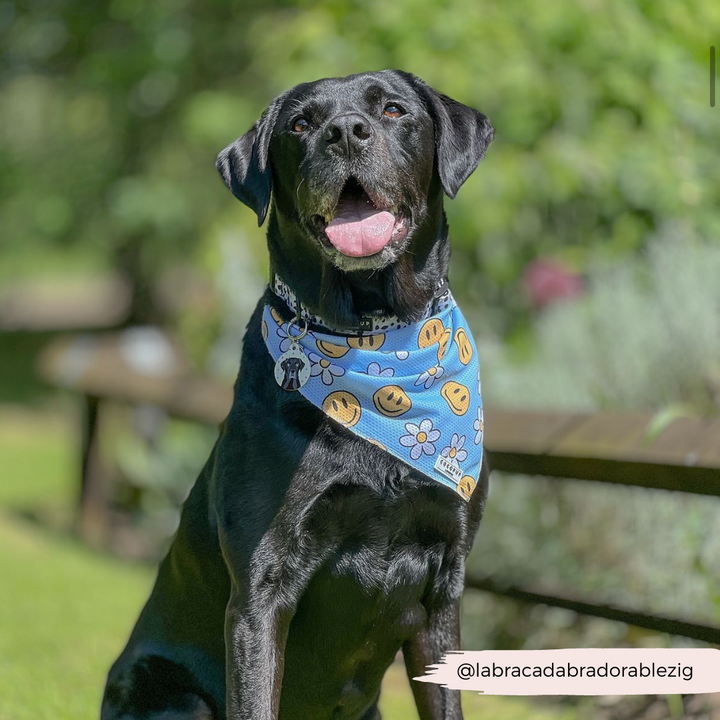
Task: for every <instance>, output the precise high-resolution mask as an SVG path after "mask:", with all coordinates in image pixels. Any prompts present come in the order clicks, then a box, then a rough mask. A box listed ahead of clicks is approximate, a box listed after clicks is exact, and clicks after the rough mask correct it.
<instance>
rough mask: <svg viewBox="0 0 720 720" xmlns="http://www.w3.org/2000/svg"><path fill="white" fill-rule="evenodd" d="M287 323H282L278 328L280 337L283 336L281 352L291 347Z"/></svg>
mask: <svg viewBox="0 0 720 720" xmlns="http://www.w3.org/2000/svg"><path fill="white" fill-rule="evenodd" d="M286 328H287V325H281V326H280V327H279V328H278V329H277V334H278V337H281V338H282V340H281V341H280V352H287V351H288V350H289V349H290V343H291V340H290V337H289V336H288V334H287V330H286Z"/></svg>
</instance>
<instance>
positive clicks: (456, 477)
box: [435, 455, 463, 483]
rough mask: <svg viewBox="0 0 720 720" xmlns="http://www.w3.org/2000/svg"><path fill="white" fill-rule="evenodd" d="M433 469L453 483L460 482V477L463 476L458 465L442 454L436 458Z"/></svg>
mask: <svg viewBox="0 0 720 720" xmlns="http://www.w3.org/2000/svg"><path fill="white" fill-rule="evenodd" d="M435 469H436V470H437V471H438V472H439V473H441V474H442V475H444V476H445V477H446V478H448V479H449V480H452V481H453V482H454V483H458V482H460V478H461V477H462V476H463V473H462V470H461V469H460V468H459V466H457V465H456V464H455V463H454V462H452V460H448V459H447V458H446V457H443V456H442V455H438V459H437V460H436V461H435Z"/></svg>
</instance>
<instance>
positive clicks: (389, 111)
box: [383, 103, 405, 118]
mask: <svg viewBox="0 0 720 720" xmlns="http://www.w3.org/2000/svg"><path fill="white" fill-rule="evenodd" d="M404 114H405V111H404V110H403V109H402V108H401V107H400V106H399V105H393V104H392V103H390V104H389V105H386V106H385V109H384V110H383V115H384V116H385V117H389V118H399V117H400V116H402V115H404Z"/></svg>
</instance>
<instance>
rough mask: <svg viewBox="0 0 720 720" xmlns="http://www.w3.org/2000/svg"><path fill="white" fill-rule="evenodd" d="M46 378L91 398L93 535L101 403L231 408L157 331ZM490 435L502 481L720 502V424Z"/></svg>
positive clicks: (519, 590) (514, 414)
mask: <svg viewBox="0 0 720 720" xmlns="http://www.w3.org/2000/svg"><path fill="white" fill-rule="evenodd" d="M143 333H144V335H143ZM143 342H144V343H145V351H144V352H143V350H142V347H143ZM153 347H154V348H155V349H154V350H152V348H153ZM40 371H41V374H42V376H43V378H44V379H45V380H46V381H48V382H51V383H53V384H55V385H57V386H60V387H64V388H67V389H70V390H73V391H75V392H78V393H79V394H80V395H81V396H82V397H83V398H84V406H85V413H84V431H83V438H84V440H83V448H82V474H81V483H80V486H81V491H80V517H81V519H83V520H82V524H84V525H85V526H86V527H89V528H92V527H93V526H97V524H98V523H102V521H103V511H102V506H103V503H104V502H105V489H104V487H103V483H102V479H101V475H102V473H101V472H100V471H99V468H100V458H99V453H98V444H97V439H98V435H99V429H100V424H101V417H100V416H101V404H102V402H104V401H113V402H122V403H130V404H135V403H151V404H154V405H157V406H159V407H160V408H162V409H164V410H165V411H166V412H167V413H169V414H170V415H172V416H175V417H180V418H186V419H190V420H196V421H198V422H202V423H209V424H212V425H217V424H219V423H220V422H222V420H224V418H225V417H226V415H227V413H228V411H229V409H230V405H231V403H232V389H231V388H230V387H229V386H227V385H223V384H221V383H218V382H217V381H215V380H212V379H210V378H207V377H201V376H198V375H197V374H194V373H192V372H191V371H190V370H189V368H188V366H187V363H185V362H184V360H183V357H182V353H181V352H180V350H179V349H178V348H177V347H176V346H174V345H173V343H172V342H171V341H170V340H169V339H168V338H166V337H165V336H163V335H162V334H161V333H160V332H159V331H157V330H152V329H145V330H139V329H137V328H135V329H132V328H131V329H129V330H127V331H124V332H123V333H114V334H103V335H94V336H92V337H90V336H78V337H75V338H64V339H57V340H55V341H53V342H52V343H51V344H50V345H49V346H48V348H47V349H46V351H45V352H44V353H43V355H42V358H41V363H40ZM485 426H486V428H487V430H486V436H485V446H486V449H487V453H488V456H489V460H490V465H491V467H492V468H493V469H494V470H497V471H502V472H507V473H516V474H523V475H529V476H542V477H554V478H566V479H574V480H583V481H597V482H606V483H617V484H621V485H629V486H635V487H643V488H650V489H656V490H669V491H675V492H685V493H694V494H700V495H709V496H716V497H717V496H720V420H718V419H712V420H709V419H699V418H689V417H676V418H672V417H667V418H666V420H664V421H663V419H662V417H660V418H659V417H657V416H654V415H652V414H648V413H645V414H643V413H633V414H613V413H597V414H588V413H557V412H528V411H518V410H507V409H501V408H487V409H486V413H485ZM467 587H468V588H470V589H475V590H482V591H488V592H492V593H495V594H499V595H504V596H507V597H511V598H514V599H517V600H520V601H523V602H528V603H533V604H545V605H552V606H555V607H562V608H567V609H570V610H574V611H576V612H579V613H582V614H586V615H593V616H596V617H602V618H607V619H611V620H617V621H621V622H626V623H629V624H632V625H636V626H639V627H644V628H648V629H650V630H655V631H659V632H667V633H671V634H677V635H684V636H686V637H690V638H694V639H696V640H702V641H705V642H709V643H715V644H720V625H708V624H701V623H694V622H690V621H686V620H684V619H679V618H670V617H661V616H657V615H651V614H647V613H641V612H637V611H635V610H633V609H627V608H622V607H617V606H613V605H606V604H597V603H592V602H588V601H586V600H584V599H582V598H579V597H573V596H570V595H564V594H561V593H554V592H552V591H551V590H549V589H547V588H537V587H526V586H517V585H513V586H508V585H506V584H503V583H502V582H501V581H499V580H497V579H495V578H492V577H480V576H476V575H473V574H470V575H468V577H467Z"/></svg>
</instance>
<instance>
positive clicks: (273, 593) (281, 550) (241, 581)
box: [225, 530, 316, 720]
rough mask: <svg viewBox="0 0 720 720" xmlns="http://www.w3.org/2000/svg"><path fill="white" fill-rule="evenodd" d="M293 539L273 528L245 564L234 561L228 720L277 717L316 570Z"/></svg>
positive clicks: (228, 634) (228, 623) (229, 614)
mask: <svg viewBox="0 0 720 720" xmlns="http://www.w3.org/2000/svg"><path fill="white" fill-rule="evenodd" d="M289 537H290V536H289V534H287V533H282V532H281V533H275V532H273V531H272V530H271V531H270V532H269V533H268V534H267V535H266V537H264V538H263V540H262V541H261V543H260V544H259V545H258V546H257V547H256V548H255V550H254V551H253V552H252V556H251V557H250V558H249V559H248V561H247V562H242V564H239V565H238V564H236V563H234V562H233V563H232V565H233V567H232V570H231V574H232V576H233V578H232V580H233V587H232V591H231V595H230V600H229V602H228V606H227V611H226V615H225V652H226V678H227V693H226V697H227V718H228V720H276V719H277V717H278V709H279V706H280V693H281V690H282V678H283V667H284V659H285V658H284V656H285V642H286V640H287V636H288V631H289V629H290V622H291V620H292V618H293V615H294V614H295V610H296V608H297V604H298V602H299V600H300V597H301V595H302V593H303V592H304V590H305V588H306V587H307V583H308V582H309V579H310V577H311V576H312V573H313V572H314V570H315V567H316V563H314V562H312V561H311V560H310V558H308V557H306V556H305V555H304V554H303V553H300V552H298V551H297V546H296V548H295V549H293V548H291V547H290V546H289V545H290V543H288V539H289ZM280 538H284V539H285V541H284V542H282V541H281V540H280ZM236 568H238V569H237V570H236Z"/></svg>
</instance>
